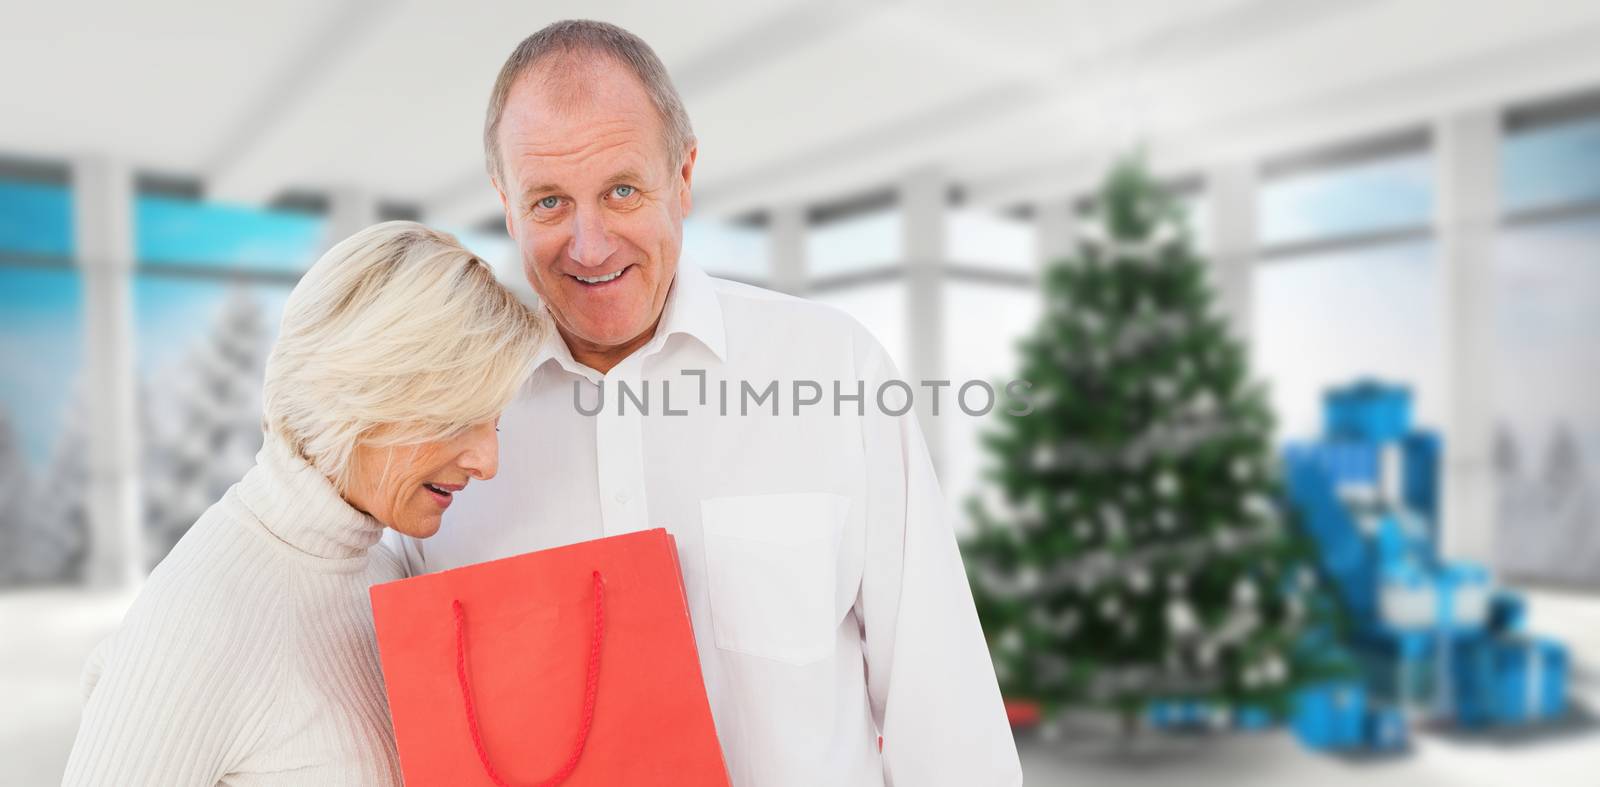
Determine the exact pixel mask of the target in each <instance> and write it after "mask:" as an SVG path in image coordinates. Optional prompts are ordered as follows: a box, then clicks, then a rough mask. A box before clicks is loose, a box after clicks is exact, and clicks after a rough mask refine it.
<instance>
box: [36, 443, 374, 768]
mask: <svg viewBox="0 0 1600 787" xmlns="http://www.w3.org/2000/svg"><path fill="white" fill-rule="evenodd" d="M382 532H383V525H382V524H380V523H379V522H378V521H377V520H375V519H373V518H372V517H370V516H367V515H366V514H363V513H361V512H360V511H357V510H356V509H354V508H352V507H350V505H349V504H347V503H346V502H345V501H344V500H343V499H342V498H340V497H339V495H338V494H337V493H336V492H335V491H334V489H333V486H332V485H331V484H330V483H329V482H328V481H327V479H326V478H325V477H323V476H322V475H321V474H320V473H319V472H317V471H316V470H315V469H313V468H312V467H310V466H309V465H307V464H306V463H305V462H304V461H303V460H301V459H300V458H299V457H297V456H294V455H293V454H292V453H291V452H290V451H289V450H288V449H287V448H286V447H285V446H284V445H283V443H282V442H281V441H279V440H277V439H276V438H274V437H272V436H271V435H268V436H267V438H266V443H265V445H264V446H263V447H262V449H261V452H260V453H259V454H257V456H256V466H255V467H253V468H251V470H250V471H249V472H248V473H246V474H245V476H244V478H243V479H242V480H240V481H239V483H237V484H234V485H233V487H231V488H230V489H229V490H228V491H227V493H226V494H224V495H223V496H222V499H221V500H220V501H218V502H217V503H216V504H215V505H213V506H211V508H209V509H207V510H206V512H205V514H203V515H202V516H201V517H200V520H199V521H198V522H196V523H195V525H194V527H193V528H192V529H190V531H189V532H188V534H186V535H185V536H184V537H183V539H182V540H181V541H179V542H178V545H177V546H176V547H174V548H173V550H172V552H171V554H169V555H168V556H167V558H166V559H165V560H163V561H161V565H159V566H157V567H156V570H155V572H154V573H152V574H151V575H150V579H149V582H148V583H147V584H146V585H145V586H144V589H143V590H142V592H141V593H140V594H139V598H138V600H137V601H135V602H134V604H133V607H132V609H130V610H129V612H128V614H127V617H126V618H124V619H123V622H122V627H121V628H120V629H119V630H117V632H116V633H114V634H113V635H112V636H111V637H110V638H108V639H107V640H106V641H105V642H104V643H102V644H101V645H100V646H99V647H98V648H97V649H96V650H95V652H94V654H93V655H92V656H91V657H90V660H89V664H88V667H87V668H86V670H85V673H84V684H85V688H86V691H87V695H88V701H87V704H86V706H85V708H84V715H83V723H82V726H81V727H80V728H79V730H78V739H77V742H76V743H75V744H74V745H73V747H72V756H71V758H70V760H69V761H68V763H67V771H66V776H65V779H64V784H65V785H116V786H117V787H137V786H138V785H159V787H190V786H191V785H193V786H194V787H201V786H202V785H203V786H204V787H212V785H217V784H225V785H398V784H400V772H399V765H398V759H397V757H396V754H395V747H394V733H393V730H392V728H391V726H390V722H389V712H388V704H387V701H386V699H385V697H384V691H383V676H382V673H381V671H380V667H379V663H378V649H377V644H376V640H375V638H374V635H373V627H372V609H371V605H370V601H369V600H368V596H367V588H368V587H369V586H371V585H372V584H374V583H377V582H385V581H388V580H392V579H399V578H401V577H402V576H404V569H403V568H402V567H401V564H400V563H399V562H398V561H397V560H395V559H394V557H393V556H392V555H391V554H390V553H389V552H388V551H387V550H386V549H384V548H383V547H381V546H379V547H376V548H374V544H376V543H377V541H378V538H379V536H380V535H381V534H382Z"/></svg>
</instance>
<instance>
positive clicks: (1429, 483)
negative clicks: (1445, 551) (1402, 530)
mask: <svg viewBox="0 0 1600 787" xmlns="http://www.w3.org/2000/svg"><path fill="white" fill-rule="evenodd" d="M1443 450H1444V446H1443V445H1442V444H1441V441H1440V440H1439V435H1437V434H1434V433H1433V432H1420V431H1419V432H1412V433H1411V434H1409V435H1406V439H1405V441H1404V442H1403V443H1402V444H1401V455H1402V457H1403V460H1402V463H1401V469H1400V489H1401V496H1402V497H1403V498H1404V501H1405V504H1406V508H1409V509H1411V510H1413V511H1416V512H1417V513H1418V514H1420V515H1421V516H1422V517H1423V518H1424V519H1425V520H1427V521H1428V522H1430V523H1432V522H1438V521H1439V457H1440V456H1442V452H1443ZM1428 535H1429V540H1430V541H1435V542H1436V541H1437V540H1438V534H1436V533H1433V532H1431V531H1430V532H1429V534H1428Z"/></svg>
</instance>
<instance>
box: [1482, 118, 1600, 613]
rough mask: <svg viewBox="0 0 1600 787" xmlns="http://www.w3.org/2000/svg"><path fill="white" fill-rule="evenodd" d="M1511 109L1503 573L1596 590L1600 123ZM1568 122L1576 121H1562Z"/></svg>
mask: <svg viewBox="0 0 1600 787" xmlns="http://www.w3.org/2000/svg"><path fill="white" fill-rule="evenodd" d="M1521 114H1523V113H1517V112H1513V113H1512V116H1511V119H1512V122H1511V124H1510V126H1511V128H1510V131H1509V133H1508V135H1507V138H1506V142H1505V146H1504V149H1503V152H1504V155H1503V157H1502V160H1501V163H1502V170H1501V173H1502V176H1501V182H1502V183H1503V184H1504V189H1503V199H1504V203H1503V204H1504V206H1505V210H1506V212H1507V223H1506V225H1505V227H1504V229H1503V231H1502V232H1501V236H1500V243H1499V246H1498V248H1497V250H1496V255H1495V270H1494V286H1493V291H1494V299H1495V306H1496V312H1497V313H1496V321H1495V353H1494V357H1493V358H1492V363H1493V364H1494V377H1495V381H1496V385H1495V389H1494V401H1495V408H1494V409H1495V416H1494V417H1495V424H1494V465H1495V473H1496V479H1497V483H1496V487H1497V489H1496V491H1497V495H1496V498H1497V502H1498V505H1499V511H1498V517H1497V519H1496V532H1495V552H1496V559H1497V562H1498V568H1499V569H1500V570H1501V571H1502V572H1503V573H1505V574H1506V575H1507V576H1509V577H1512V578H1514V579H1517V580H1522V581H1533V582H1552V583H1560V584H1585V585H1593V584H1595V583H1600V464H1597V463H1600V403H1597V401H1600V400H1596V398H1595V396H1594V392H1595V391H1596V390H1600V352H1597V351H1596V348H1597V347H1600V114H1591V115H1588V116H1583V115H1581V114H1580V115H1576V116H1571V115H1570V113H1565V112H1556V113H1554V114H1555V115H1556V117H1555V118H1554V119H1549V118H1548V117H1545V119H1542V120H1541V119H1540V118H1541V116H1547V115H1548V114H1550V113H1546V112H1542V111H1538V110H1535V111H1533V112H1531V113H1527V114H1528V115H1531V116H1532V117H1533V118H1534V122H1530V123H1523V122H1519V115H1521ZM1562 115H1568V116H1566V117H1563V116H1562Z"/></svg>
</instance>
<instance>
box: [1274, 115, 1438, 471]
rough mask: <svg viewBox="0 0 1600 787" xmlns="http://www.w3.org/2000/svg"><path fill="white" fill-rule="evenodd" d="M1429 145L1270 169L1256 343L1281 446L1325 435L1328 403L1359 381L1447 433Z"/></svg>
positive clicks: (1382, 148)
mask: <svg viewBox="0 0 1600 787" xmlns="http://www.w3.org/2000/svg"><path fill="white" fill-rule="evenodd" d="M1421 145H1425V141H1423V140H1421V139H1412V140H1405V141H1402V143H1401V144H1389V143H1385V144H1382V145H1377V146H1369V148H1368V149H1367V150H1365V151H1363V150H1361V149H1355V150H1352V151H1343V152H1341V153H1340V154H1338V155H1332V156H1328V157H1324V158H1322V159H1321V160H1317V159H1313V160H1311V161H1309V162H1305V163H1299V164H1294V165H1291V166H1287V167H1284V168H1282V169H1281V170H1280V171H1279V172H1278V173H1277V174H1274V167H1271V166H1269V167H1268V169H1267V171H1268V175H1267V178H1266V180H1265V181H1264V182H1263V183H1262V186H1261V189H1260V193H1259V195H1258V205H1257V207H1258V210H1259V218H1260V229H1259V242H1260V243H1261V244H1262V247H1263V253H1262V256H1261V259H1260V260H1259V261H1258V264H1257V266H1256V268H1255V273H1254V276H1255V288H1254V293H1255V294H1254V302H1253V311H1254V313H1253V316H1252V334H1253V336H1252V340H1253V342H1254V351H1255V354H1254V368H1255V374H1256V375H1257V376H1258V377H1259V378H1262V379H1263V380H1264V381H1265V382H1266V383H1267V384H1268V388H1269V390H1270V392H1271V399H1272V404H1273V407H1274V410H1275V411H1276V412H1277V415H1278V436H1279V437H1280V439H1306V438H1310V437H1313V436H1315V435H1317V434H1319V433H1320V431H1321V423H1322V421H1321V412H1322V396H1323V393H1324V392H1325V391H1326V390H1327V389H1328V388H1330V387H1333V386H1336V385H1343V384H1346V383H1349V382H1351V381H1352V380H1354V379H1356V378H1360V377H1376V378H1379V379H1382V380H1385V381H1388V382H1396V383H1404V384H1406V385H1408V386H1409V387H1410V388H1411V390H1412V393H1413V396H1414V397H1415V402H1416V405H1415V407H1416V410H1415V418H1416V420H1417V421H1418V422H1419V423H1420V424H1423V425H1428V426H1433V427H1439V426H1442V423H1441V419H1442V417H1443V415H1444V413H1443V407H1442V405H1443V396H1444V389H1443V374H1444V371H1445V370H1444V367H1443V360H1442V357H1441V353H1440V350H1441V349H1442V347H1443V339H1442V336H1441V334H1440V330H1441V317H1442V315H1441V313H1440V306H1441V304H1442V301H1441V293H1440V290H1439V286H1438V266H1437V265H1436V263H1435V259H1434V257H1435V254H1434V244H1433V242H1432V240H1431V228H1430V223H1431V218H1432V211H1433V184H1432V180H1431V170H1430V168H1431V163H1430V162H1431V159H1430V154H1429V151H1428V150H1427V149H1426V148H1425V147H1424V148H1421V149H1418V147H1417V146H1421Z"/></svg>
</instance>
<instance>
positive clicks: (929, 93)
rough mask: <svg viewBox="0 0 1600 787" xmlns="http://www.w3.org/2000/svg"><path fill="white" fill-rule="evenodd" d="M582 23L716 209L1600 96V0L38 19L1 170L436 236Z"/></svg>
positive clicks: (0, 97) (64, 10)
mask: <svg viewBox="0 0 1600 787" xmlns="http://www.w3.org/2000/svg"><path fill="white" fill-rule="evenodd" d="M571 16H592V17H597V18H601V19H605V20H608V21H613V22H617V23H619V24H621V25H623V26H625V27H627V28H629V29H631V30H633V31H634V32H636V33H638V34H639V35H641V36H642V37H644V38H645V39H646V40H647V41H650V42H651V43H652V45H653V46H655V47H656V49H657V51H658V52H659V53H660V55H661V56H662V59H663V60H664V61H665V62H666V63H667V66H668V68H669V69H670V70H672V72H673V73H674V75H675V78H676V79H677V81H678V84H679V88H680V90H681V92H682V93H683V95H684V98H685V101H686V102H687V104H688V106H689V111H690V115H691V117H692V118H693V121H694V124H695V128H696V131H697V133H698V135H699V137H700V140H701V146H700V159H699V162H700V163H699V169H698V171H697V175H696V192H697V195H696V201H697V209H698V210H701V211H702V212H708V213H713V214H736V213H742V212H745V211H748V210H752V209H759V208H763V207H769V206H772V205H775V204H782V203H789V202H797V201H805V200H816V199H826V198H830V197H837V196H839V195H843V194H849V193H852V192H858V191H862V190H866V189H871V188H874V187H879V186H882V185H885V184H887V183H892V182H894V181H895V180H896V179H897V178H899V177H901V176H902V175H903V174H904V173H906V172H908V171H910V170H913V169H918V168H922V167H927V166H936V167H939V168H940V169H942V170H943V171H944V172H945V173H946V174H947V175H948V176H949V177H950V178H951V179H952V180H954V181H955V182H958V183H961V184H963V185H964V186H966V187H967V190H968V193H969V195H970V196H971V197H972V198H974V199H976V200H978V201H979V202H989V203H996V204H1000V203H1006V202H1010V201H1015V200H1021V199H1031V198H1036V197H1040V196H1044V195H1049V194H1059V193H1064V192H1066V191H1067V190H1069V189H1072V188H1074V187H1076V186H1077V185H1078V184H1080V183H1081V182H1082V181H1083V180H1084V179H1085V178H1086V177H1089V176H1090V175H1091V174H1092V173H1093V172H1094V171H1095V170H1096V169H1097V168H1098V167H1100V166H1102V165H1103V162H1104V161H1105V160H1106V158H1107V157H1108V156H1109V155H1111V154H1112V153H1114V152H1116V151H1119V150H1123V149H1126V148H1128V147H1130V146H1132V145H1133V144H1135V143H1136V142H1140V141H1143V142H1144V143H1146V144H1147V145H1148V147H1149V149H1150V150H1151V153H1152V155H1153V156H1154V157H1155V158H1156V160H1157V162H1158V164H1160V165H1162V166H1164V167H1168V168H1182V167H1198V166H1204V165H1205V164H1206V163H1208V162H1210V161H1213V160H1216V159H1217V158H1219V157H1227V156H1241V155H1260V154H1264V153H1272V152H1276V151H1283V150H1291V149H1293V148H1295V147H1297V146H1307V145H1315V144H1319V143H1322V142H1326V141H1328V140H1329V139H1337V138H1338V137H1339V135H1346V136H1347V135H1351V134H1362V133H1372V132H1375V131H1383V130H1386V129H1389V128H1393V127H1396V126H1404V125H1407V124H1415V123H1422V122H1426V121H1427V120H1428V119H1429V118H1430V117H1431V116H1433V115H1434V114H1436V113H1439V112H1444V111H1449V110H1451V109H1456V108H1462V107H1469V106H1475V105H1477V106H1481V105H1484V104H1491V105H1493V104H1500V103H1504V102H1506V101H1510V100H1525V99H1529V98H1535V97H1539V96H1542V95H1549V94H1559V93H1561V92H1563V91H1570V90H1575V89H1580V88H1585V87H1594V86H1600V47H1596V46H1594V42H1595V41H1600V3H1594V2H1592V1H1590V0H1521V1H1520V2H1517V3H1499V2H1497V3H1487V2H1486V3H1463V2H1460V1H1459V0H1343V2H1337V3H1333V2H1326V1H1325V0H1183V1H1181V2H1180V1H1178V0H1169V1H1167V2H1160V1H1158V0H1122V2H1118V3H1104V2H1095V1H1094V0H1063V1H1058V2H1036V1H1032V0H990V2H984V3H974V2H971V1H970V0H901V1H900V2H886V1H884V0H872V1H863V0H856V1H855V2H842V1H841V2H794V0H740V1H739V2H717V3H713V2H703V1H699V0H696V1H693V2H690V1H687V0H679V1H678V2H673V3H662V2H659V0H656V1H652V2H646V1H645V0H612V1H609V2H596V1H595V0H590V2H570V1H569V0H541V2H537V3H517V2H493V1H491V0H457V1H456V2H450V3H444V2H420V1H413V2H390V1H387V0H323V1H322V2H313V0H277V1H276V2H273V3H255V4H251V5H250V6H249V8H248V10H240V6H238V5H236V4H229V3H217V2H200V1H199V0H155V1H154V2H143V3H138V4H132V3H110V2H106V3H92V4H84V3H71V2H65V3H56V4H46V3H29V4H27V5H26V6H25V7H22V8H17V7H14V8H13V9H12V10H9V11H7V13H6V24H5V25H4V26H3V28H0V73H3V74H5V75H6V76H5V77H4V78H3V79H0V155H23V156H37V157H70V156H73V155H77V154H80V153H87V152H93V153H105V154H111V155H115V156H119V157H122V158H124V159H126V160H128V161H130V162H132V163H134V164H135V165H137V166H140V167H143V168H146V169H150V170H154V171H159V172H162V173H164V174H179V175H190V176H195V177H199V178H201V179H202V180H203V182H204V183H205V184H206V187H207V190H208V193H209V194H211V195H213V196H215V197H217V198H220V199H229V200H240V201H246V202H260V201H265V200H268V199H270V198H272V197H273V196H275V195H277V194H279V193H282V192H284V191H286V190H314V189H325V188H356V189H361V190H365V191H369V192H371V193H373V194H375V195H378V196H380V197H383V198H386V199H391V200H397V201H405V202H414V203H417V204H420V205H422V206H423V208H424V210H425V211H426V212H427V213H428V215H429V216H430V217H432V218H434V219H436V220H440V221H450V222H471V221H477V220H480V219H482V218H486V217H488V216H492V215H493V214H494V212H495V210H496V208H497V203H496V202H495V201H494V199H493V193H492V191H491V190H490V189H489V187H488V184H487V180H486V179H485V177H484V175H483V168H482V160H481V153H480V146H479V135H480V129H481V126H482V120H483V118H482V113H483V106H484V102H485V100H486V97H487V94H488V90H489V86H490V84H491V83H492V81H493V79H494V75H495V73H496V71H497V70H498V68H499V65H500V62H501V60H502V59H503V58H504V57H505V55H506V54H507V53H508V52H509V51H510V50H511V48H512V47H513V46H515V44H516V42H517V41H518V40H520V39H521V38H522V37H523V36H525V35H527V34H528V33H530V32H532V31H534V30H536V29H537V28H539V27H541V26H542V25H544V24H546V23H548V22H550V21H552V20H555V19H560V18H565V17H571Z"/></svg>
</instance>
